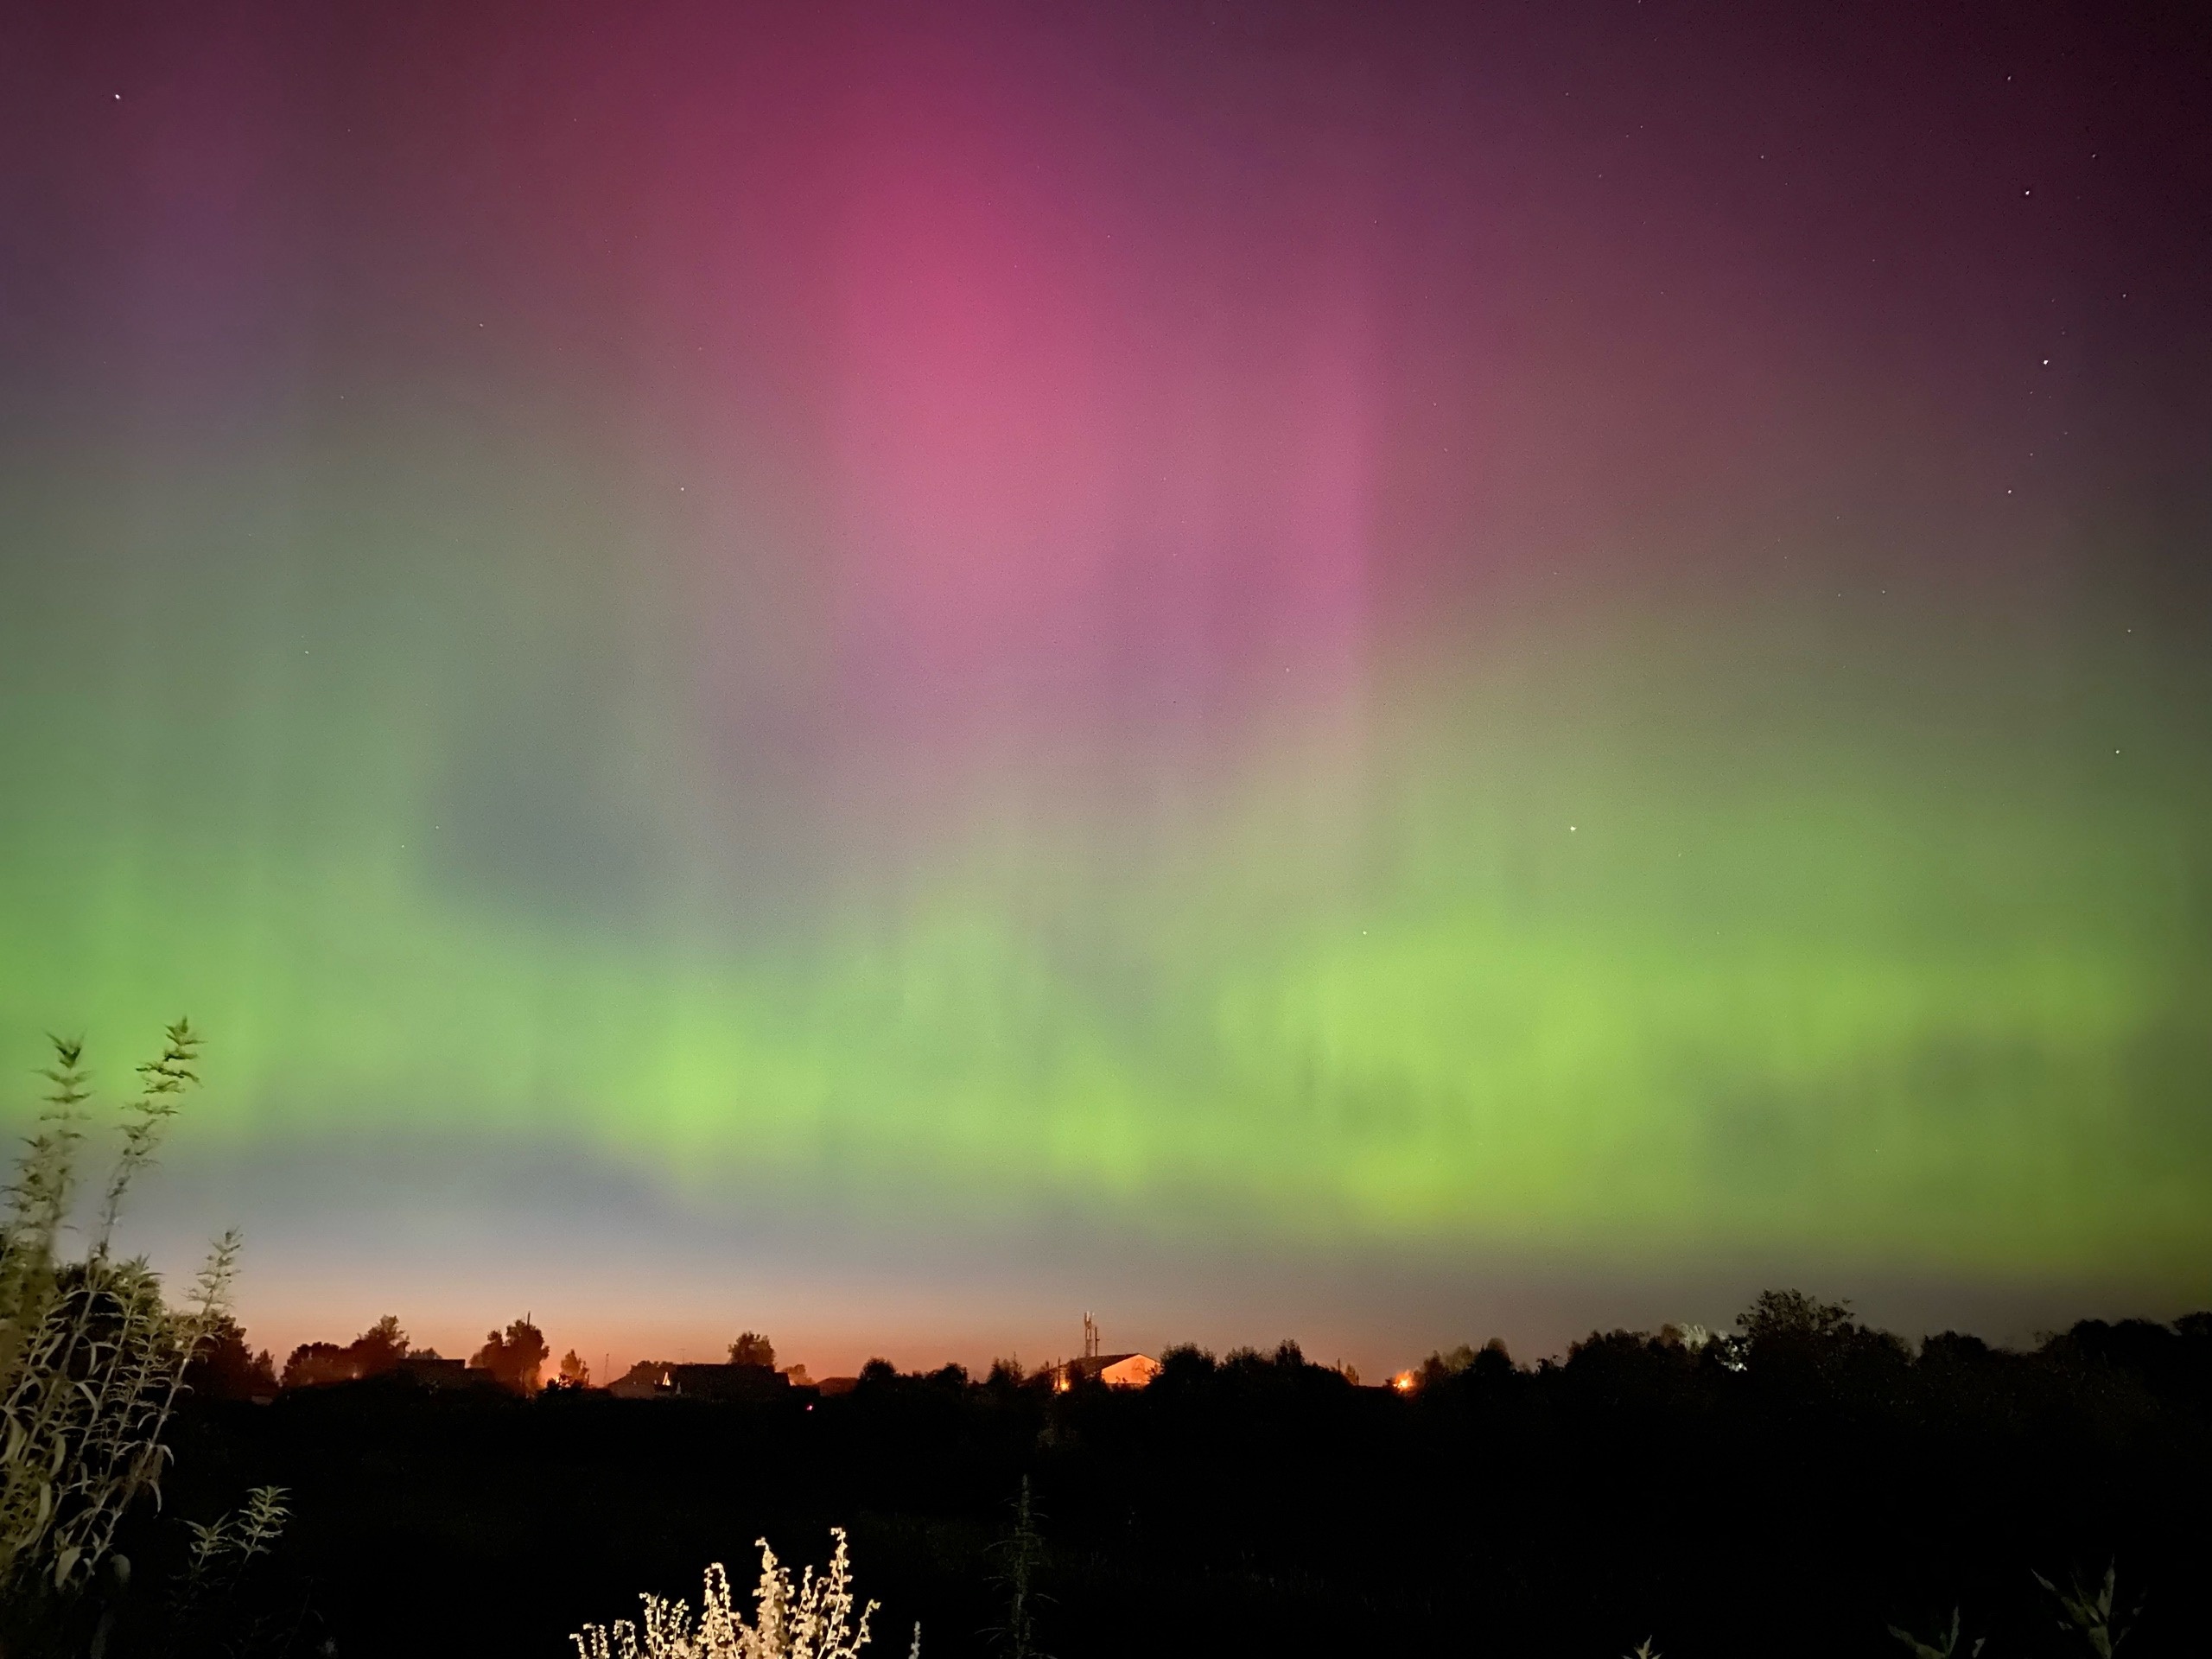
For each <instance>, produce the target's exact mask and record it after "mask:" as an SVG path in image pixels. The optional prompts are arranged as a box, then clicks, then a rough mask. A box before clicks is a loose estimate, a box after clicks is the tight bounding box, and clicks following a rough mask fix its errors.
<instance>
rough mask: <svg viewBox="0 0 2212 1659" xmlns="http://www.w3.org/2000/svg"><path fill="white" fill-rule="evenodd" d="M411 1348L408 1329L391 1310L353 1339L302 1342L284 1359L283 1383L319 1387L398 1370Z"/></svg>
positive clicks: (289, 1387) (302, 1387)
mask: <svg viewBox="0 0 2212 1659" xmlns="http://www.w3.org/2000/svg"><path fill="white" fill-rule="evenodd" d="M408 1352H409V1349H408V1345H407V1333H406V1332H404V1331H403V1330H401V1329H400V1328H399V1319H398V1316H397V1315H396V1314H391V1313H387V1314H385V1316H384V1317H383V1318H382V1319H378V1321H377V1322H376V1323H375V1324H374V1325H371V1326H370V1327H369V1328H368V1329H367V1330H365V1331H364V1332H361V1334H360V1335H359V1336H358V1337H356V1338H353V1341H351V1342H349V1343H346V1344H338V1343H334V1342H303V1343H302V1344H300V1345H299V1346H298V1347H296V1348H295V1349H293V1350H292V1353H291V1357H289V1359H287V1360H286V1361H285V1362H284V1376H283V1386H284V1387H286V1388H288V1389H304V1388H316V1387H320V1386H321V1385H323V1384H325V1383H358V1382H359V1381H360V1379H361V1378H363V1377H365V1376H383V1375H384V1374H385V1372H387V1371H393V1370H398V1369H399V1362H400V1361H401V1360H403V1359H405V1358H406V1357H407V1355H408Z"/></svg>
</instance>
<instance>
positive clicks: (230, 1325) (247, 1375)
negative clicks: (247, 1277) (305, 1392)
mask: <svg viewBox="0 0 2212 1659" xmlns="http://www.w3.org/2000/svg"><path fill="white" fill-rule="evenodd" d="M184 1381H185V1386H186V1387H188V1388H189V1389H191V1390H192V1391H193V1392H194V1394H197V1395H200V1396H201V1397H202V1398H203V1399H208V1400H250V1399H251V1398H252V1397H253V1396H255V1395H272V1394H274V1393H276V1392H277V1362H276V1359H275V1357H273V1356H272V1355H271V1354H270V1351H268V1350H267V1349H266V1348H264V1349H263V1350H262V1351H260V1352H259V1353H256V1352H254V1351H253V1346H252V1344H251V1343H249V1342H247V1340H246V1339H245V1327H244V1326H243V1325H239V1324H238V1321H237V1320H236V1319H232V1317H231V1316H230V1315H229V1314H227V1313H221V1314H218V1315H217V1316H216V1317H215V1319H213V1321H211V1322H210V1324H209V1326H208V1332H207V1342H206V1344H205V1345H203V1346H202V1347H201V1349H200V1352H199V1353H198V1355H197V1356H195V1357H194V1359H193V1362H192V1363H191V1364H189V1365H188V1366H186V1367H185V1370H184Z"/></svg>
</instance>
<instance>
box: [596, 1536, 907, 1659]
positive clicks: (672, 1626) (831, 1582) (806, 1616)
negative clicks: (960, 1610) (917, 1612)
mask: <svg viewBox="0 0 2212 1659" xmlns="http://www.w3.org/2000/svg"><path fill="white" fill-rule="evenodd" d="M829 1535H830V1536H831V1537H832V1538H834V1539H836V1541H837V1545H836V1549H835V1550H834V1551H832V1552H831V1554H830V1556H829V1567H828V1569H827V1570H826V1571H825V1572H823V1573H822V1574H821V1575H820V1576H819V1577H817V1576H816V1574H815V1571H814V1569H813V1568H812V1567H808V1568H806V1569H805V1571H804V1573H801V1574H800V1576H799V1580H798V1585H797V1586H793V1585H792V1583H791V1570H790V1569H789V1568H788V1567H785V1566H783V1565H782V1564H781V1563H780V1562H779V1561H778V1560H776V1553H775V1551H773V1550H772V1549H770V1548H768V1541H767V1540H766V1539H765V1538H763V1539H761V1540H760V1582H759V1583H758V1584H757V1585H756V1586H754V1587H753V1620H752V1622H751V1623H749V1624H748V1623H747V1621H746V1618H745V1615H744V1613H743V1612H742V1611H741V1610H739V1609H738V1608H737V1607H736V1606H735V1605H734V1603H733V1601H732V1599H731V1596H730V1587H729V1573H728V1572H727V1571H726V1570H725V1569H724V1568H723V1567H722V1564H721V1562H720V1561H716V1562H715V1564H714V1565H713V1566H712V1567H709V1568H708V1569H707V1577H706V1586H705V1589H704V1592H702V1595H701V1598H700V1605H699V1611H698V1613H697V1615H696V1618H695V1617H694V1615H693V1613H692V1611H691V1606H690V1603H688V1602H685V1601H682V1600H670V1599H664V1598H662V1597H659V1596H656V1595H652V1594H650V1593H648V1594H644V1595H641V1596H639V1600H640V1601H642V1602H643V1603H644V1604H645V1623H644V1627H643V1630H640V1629H639V1626H637V1625H635V1624H632V1623H631V1622H630V1621H629V1620H628V1619H626V1618H625V1619H618V1620H617V1621H615V1624H614V1625H613V1628H612V1629H609V1628H608V1627H607V1626H605V1625H601V1624H587V1625H585V1626H584V1628H583V1629H582V1630H579V1631H577V1632H576V1633H575V1635H574V1637H571V1638H570V1639H571V1640H573V1641H574V1642H575V1644H576V1653H577V1656H578V1659H855V1655H857V1654H858V1653H859V1652H860V1650H861V1649H862V1648H864V1647H866V1646H867V1645H868V1620H869V1619H870V1618H873V1617H874V1614H875V1611H876V1604H875V1603H874V1602H872V1601H871V1602H869V1603H868V1605H866V1606H865V1607H862V1608H861V1610H860V1620H859V1622H858V1623H857V1624H855V1622H854V1620H853V1606H854V1601H853V1574H852V1565H851V1562H850V1560H849V1557H848V1555H847V1554H846V1548H845V1529H843V1528H842V1527H832V1528H831V1529H829ZM640 1637H642V1638H643V1639H642V1642H641V1641H640ZM921 1646H922V1632H921V1626H919V1625H916V1626H915V1627H914V1644H913V1648H912V1655H915V1656H918V1655H919V1653H920V1652H921Z"/></svg>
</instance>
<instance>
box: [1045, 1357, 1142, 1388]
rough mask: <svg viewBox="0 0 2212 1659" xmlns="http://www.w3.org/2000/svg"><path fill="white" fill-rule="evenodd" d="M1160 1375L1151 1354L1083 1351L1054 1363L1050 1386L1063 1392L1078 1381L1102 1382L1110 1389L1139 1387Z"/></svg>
mask: <svg viewBox="0 0 2212 1659" xmlns="http://www.w3.org/2000/svg"><path fill="white" fill-rule="evenodd" d="M1159 1375H1160V1362H1159V1361H1158V1360H1156V1359H1154V1357H1152V1356H1151V1355H1150V1354H1085V1355H1084V1357H1082V1358H1081V1359H1071V1360H1069V1361H1067V1362H1066V1363H1064V1364H1062V1365H1060V1366H1058V1367H1057V1368H1056V1369H1055V1372H1054V1375H1053V1378H1052V1386H1053V1388H1055V1389H1058V1391H1059V1392H1061V1393H1062V1394H1065V1393H1066V1392H1067V1391H1068V1390H1069V1389H1071V1388H1073V1387H1074V1386H1075V1385H1076V1383H1077V1382H1079V1381H1080V1382H1093V1381H1096V1382H1099V1383H1104V1384H1105V1385H1106V1386H1107V1387H1108V1388H1109V1389H1141V1388H1143V1387H1144V1386H1145V1385H1146V1384H1147V1383H1150V1382H1151V1381H1152V1379H1153V1378H1154V1377H1155V1376H1159Z"/></svg>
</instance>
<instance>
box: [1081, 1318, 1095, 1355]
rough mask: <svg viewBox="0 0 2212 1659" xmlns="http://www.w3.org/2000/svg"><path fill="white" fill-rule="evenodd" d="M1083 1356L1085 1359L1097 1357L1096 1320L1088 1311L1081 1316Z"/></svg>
mask: <svg viewBox="0 0 2212 1659" xmlns="http://www.w3.org/2000/svg"><path fill="white" fill-rule="evenodd" d="M1083 1357H1084V1358H1085V1359H1096V1358H1097V1357H1098V1321H1097V1320H1096V1319H1092V1318H1091V1317H1090V1314H1089V1313H1084V1316H1083Z"/></svg>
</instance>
